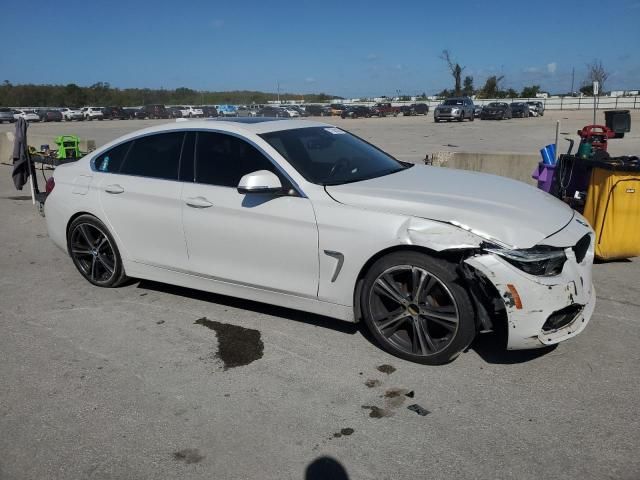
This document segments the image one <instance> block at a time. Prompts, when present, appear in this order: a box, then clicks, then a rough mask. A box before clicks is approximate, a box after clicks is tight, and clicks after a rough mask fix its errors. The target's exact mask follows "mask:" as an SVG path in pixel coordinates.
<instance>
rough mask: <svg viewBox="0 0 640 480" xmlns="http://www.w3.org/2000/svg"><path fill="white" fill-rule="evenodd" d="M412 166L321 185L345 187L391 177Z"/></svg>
mask: <svg viewBox="0 0 640 480" xmlns="http://www.w3.org/2000/svg"><path fill="white" fill-rule="evenodd" d="M412 166H413V164H411V165H407V166H402V167H400V168H390V169H388V170H382V171H380V172H376V173H374V174H372V175H369V176H367V177H358V178H351V179H348V180H341V181H336V182H322V183H321V185H324V186H325V187H331V186H336V185H345V184H347V183H355V182H363V181H365V180H371V179H372V178H379V177H384V176H385V175H391V174H393V173H397V172H399V171H400V170H405V169H407V168H411V167H412Z"/></svg>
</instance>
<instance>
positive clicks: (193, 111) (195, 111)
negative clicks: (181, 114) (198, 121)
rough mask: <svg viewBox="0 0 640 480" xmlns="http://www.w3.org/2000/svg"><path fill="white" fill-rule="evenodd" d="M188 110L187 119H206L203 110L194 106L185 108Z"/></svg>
mask: <svg viewBox="0 0 640 480" xmlns="http://www.w3.org/2000/svg"><path fill="white" fill-rule="evenodd" d="M185 108H186V109H187V115H186V116H187V118H202V117H204V113H203V111H202V108H200V107H194V106H193V105H188V106H187V107H185Z"/></svg>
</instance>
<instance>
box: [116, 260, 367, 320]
mask: <svg viewBox="0 0 640 480" xmlns="http://www.w3.org/2000/svg"><path fill="white" fill-rule="evenodd" d="M124 267H125V271H126V272H127V275H128V276H130V277H133V278H140V279H144V280H152V281H155V282H161V283H167V284H170V285H178V286H180V287H185V288H193V289H194V290H202V291H205V292H211V293H217V294H220V295H228V296H230V297H237V298H244V299H247V300H253V301H256V302H262V303H267V304H270V305H278V306H280V307H285V308H292V309H295V310H302V311H304V312H309V313H315V314H318V315H326V316H328V317H332V318H337V319H339V320H345V321H347V322H355V316H354V313H353V307H351V306H346V305H338V304H336V303H329V302H323V301H321V300H318V299H316V298H308V297H300V296H297V295H291V294H288V293H283V292H276V291H272V290H266V289H263V288H258V287H254V286H249V285H241V284H237V283H233V282H229V281H223V280H220V279H215V278H210V277H203V276H200V275H195V274H191V273H186V272H178V271H175V270H169V269H166V268H162V267H157V266H153V265H146V264H143V263H138V262H131V261H126V260H125V262H124Z"/></svg>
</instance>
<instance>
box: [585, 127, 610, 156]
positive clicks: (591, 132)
mask: <svg viewBox="0 0 640 480" xmlns="http://www.w3.org/2000/svg"><path fill="white" fill-rule="evenodd" d="M578 135H579V136H580V138H581V140H580V144H583V143H590V144H591V146H592V147H593V150H602V151H605V152H606V151H607V140H608V139H609V138H615V136H616V132H614V131H613V130H611V129H610V128H609V127H605V126H604V125H587V126H586V127H582V130H578Z"/></svg>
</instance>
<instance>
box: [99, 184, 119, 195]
mask: <svg viewBox="0 0 640 480" xmlns="http://www.w3.org/2000/svg"><path fill="white" fill-rule="evenodd" d="M104 191H105V192H107V193H122V192H124V188H122V187H121V186H120V185H118V184H114V185H107V186H106V187H105V189H104Z"/></svg>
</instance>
